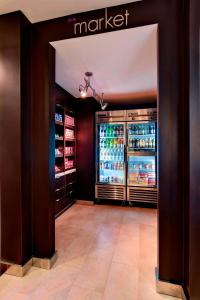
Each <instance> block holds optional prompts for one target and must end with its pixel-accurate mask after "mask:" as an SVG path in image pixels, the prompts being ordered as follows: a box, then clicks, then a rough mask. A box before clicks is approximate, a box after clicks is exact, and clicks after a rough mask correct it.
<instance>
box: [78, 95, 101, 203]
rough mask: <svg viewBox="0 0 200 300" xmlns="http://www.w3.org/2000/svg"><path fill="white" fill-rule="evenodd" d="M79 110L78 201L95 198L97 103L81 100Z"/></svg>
mask: <svg viewBox="0 0 200 300" xmlns="http://www.w3.org/2000/svg"><path fill="white" fill-rule="evenodd" d="M79 101H80V102H79V105H78V108H77V195H76V196H77V199H80V200H89V201H94V197H95V111H96V110H97V105H96V102H95V101H94V100H93V99H91V100H89V99H87V102H86V101H81V100H79Z"/></svg>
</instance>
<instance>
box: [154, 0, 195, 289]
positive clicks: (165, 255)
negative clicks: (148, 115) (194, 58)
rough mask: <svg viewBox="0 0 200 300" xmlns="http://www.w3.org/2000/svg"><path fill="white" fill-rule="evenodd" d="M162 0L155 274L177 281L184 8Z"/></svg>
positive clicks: (184, 140)
mask: <svg viewBox="0 0 200 300" xmlns="http://www.w3.org/2000/svg"><path fill="white" fill-rule="evenodd" d="M164 2H165V5H163V2H162V3H161V4H160V11H162V9H161V7H163V11H162V13H163V15H162V20H161V21H160V23H159V30H158V32H159V35H158V49H159V53H158V56H159V74H158V75H159V102H158V103H159V205H158V207H159V218H158V227H159V228H158V230H159V240H158V250H159V251H158V266H159V279H160V280H163V281H168V282H172V283H177V284H182V283H183V281H184V278H183V277H184V275H183V274H184V264H183V255H184V250H183V248H184V222H185V220H184V209H185V203H186V202H187V201H188V190H187V187H188V161H189V157H188V143H189V140H188V82H187V48H188V46H187V36H185V34H186V31H185V30H186V29H185V15H186V14H185V12H186V11H185V5H184V1H164ZM160 17H161V15H160Z"/></svg>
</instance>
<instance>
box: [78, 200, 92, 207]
mask: <svg viewBox="0 0 200 300" xmlns="http://www.w3.org/2000/svg"><path fill="white" fill-rule="evenodd" d="M76 204H80V205H89V206H91V205H94V201H87V200H76Z"/></svg>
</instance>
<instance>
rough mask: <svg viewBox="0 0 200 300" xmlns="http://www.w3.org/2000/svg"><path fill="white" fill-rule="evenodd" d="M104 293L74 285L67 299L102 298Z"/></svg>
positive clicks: (90, 299) (100, 299)
mask: <svg viewBox="0 0 200 300" xmlns="http://www.w3.org/2000/svg"><path fill="white" fill-rule="evenodd" d="M102 299H103V294H101V293H98V292H94V291H92V290H89V289H86V288H83V287H79V286H76V285H74V286H73V287H72V289H71V290H70V292H69V294H68V297H67V300H102Z"/></svg>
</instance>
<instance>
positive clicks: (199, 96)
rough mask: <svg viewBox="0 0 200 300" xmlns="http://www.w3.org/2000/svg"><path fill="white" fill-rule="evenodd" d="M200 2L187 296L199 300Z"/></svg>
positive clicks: (195, 1) (193, 9) (195, 19)
mask: <svg viewBox="0 0 200 300" xmlns="http://www.w3.org/2000/svg"><path fill="white" fill-rule="evenodd" d="M199 28H200V2H199V0H191V1H190V249H189V251H190V253H189V258H190V260H189V266H190V269H189V293H190V299H191V300H199V299H200V287H199V278H200V258H199V254H200V188H199V187H200V149H199V147H200V122H199V116H200V86H199V84H200V69H199V67H200V53H199V51H200V32H199Z"/></svg>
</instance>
